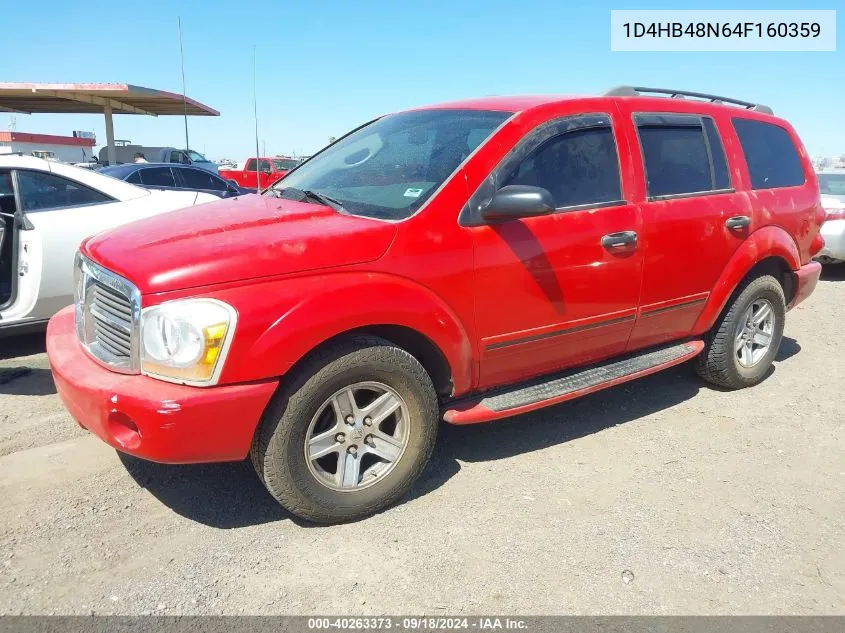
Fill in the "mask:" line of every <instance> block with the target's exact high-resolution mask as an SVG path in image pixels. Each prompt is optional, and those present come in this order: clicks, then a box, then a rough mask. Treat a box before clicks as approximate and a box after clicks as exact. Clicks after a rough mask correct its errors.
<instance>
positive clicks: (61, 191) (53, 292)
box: [15, 170, 126, 319]
mask: <svg viewBox="0 0 845 633" xmlns="http://www.w3.org/2000/svg"><path fill="white" fill-rule="evenodd" d="M15 180H16V184H17V190H18V197H19V199H20V204H21V207H22V209H23V212H24V213H25V214H26V217H27V220H29V222H30V223H31V224H32V226H33V227H34V229H33V231H32V234H33V235H32V237H33V239H35V240H36V241H37V243H38V244H37V245H36V247H37V248H38V250H40V252H41V254H42V257H41V261H40V262H34V263H33V266H35V267H36V270H31V271H30V272H32V273H35V274H38V270H37V268H38V267H39V266H38V264H39V263H40V283H39V286H38V297H37V300H36V302H35V306H34V307H33V309H32V311H31V312H30V314H29V316H31V317H32V318H33V319H46V318H49V317H51V316H52V315H53V314H55V313H56V312H58V311H59V310H60V309H62V308H64V307H65V306H67V305H70V304H71V303H73V256H74V253H75V252H76V249H77V248H79V244H80V243H81V242H82V240H83V239H85V238H86V237H88V236H89V235H93V234H94V233H98V232H100V231H102V230H103V229H106V228H109V227H111V226H114V225H115V224H117V223H118V222H119V220H117V219H116V214H118V213H121V209H118V205H122V204H123V203H121V202H119V201H117V200H114V199H112V198H110V197H108V196H106V195H105V194H103V193H101V192H99V191H96V190H95V189H91V188H89V187H86V186H85V185H82V184H80V183H77V182H76V181H73V180H70V179H67V178H63V177H61V176H58V175H56V174H50V173H47V172H41V171H34V170H16V172H15ZM123 211H124V213H123V214H122V215H123V216H125V215H126V213H125V210H123ZM117 217H120V216H117ZM125 220H126V218H125V217H124V221H125Z"/></svg>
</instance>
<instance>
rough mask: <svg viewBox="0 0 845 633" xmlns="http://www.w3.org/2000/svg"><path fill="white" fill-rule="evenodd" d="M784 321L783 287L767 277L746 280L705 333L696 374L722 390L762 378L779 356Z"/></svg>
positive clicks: (755, 381)
mask: <svg viewBox="0 0 845 633" xmlns="http://www.w3.org/2000/svg"><path fill="white" fill-rule="evenodd" d="M785 321H786V301H785V299H784V294H783V288H782V287H781V285H780V283H778V281H777V279H775V278H774V277H772V276H771V275H763V276H760V277H755V278H751V279H747V280H746V281H744V282H743V283H742V284H741V285H740V286H739V287H738V288H737V289H736V291H735V292H734V294H733V297H732V299H731V301H730V303H729V304H728V306H727V308H726V309H725V310H724V311H723V312H722V314H721V315H720V316H719V319H718V320H717V321H716V323H715V325H714V326H713V328H712V329H711V330H710V331H709V332H708V333H707V334H706V335H705V337H704V350H703V351H702V352H701V354H699V355H698V356H697V357H696V359H695V368H696V371H697V372H698V375H699V376H701V377H702V378H704V380H706V381H708V382H711V383H713V384H715V385H718V386H720V387H725V388H726V389H743V388H745V387H751V386H753V385H756V384H758V383H759V382H761V381H762V380H763V379H764V378H765V377H766V374H767V373H768V371H769V368H770V367H771V365H772V361H773V360H774V358H775V356H776V355H777V352H778V348H779V347H780V343H781V339H782V338H783V326H784V323H785Z"/></svg>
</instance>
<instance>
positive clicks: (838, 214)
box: [824, 207, 845, 222]
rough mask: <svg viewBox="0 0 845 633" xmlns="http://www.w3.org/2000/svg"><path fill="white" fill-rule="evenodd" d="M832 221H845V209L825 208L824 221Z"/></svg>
mask: <svg viewBox="0 0 845 633" xmlns="http://www.w3.org/2000/svg"><path fill="white" fill-rule="evenodd" d="M831 220H845V207H842V208H839V209H831V208H825V210H824V221H825V222H830V221H831Z"/></svg>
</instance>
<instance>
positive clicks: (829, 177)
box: [816, 169, 845, 264]
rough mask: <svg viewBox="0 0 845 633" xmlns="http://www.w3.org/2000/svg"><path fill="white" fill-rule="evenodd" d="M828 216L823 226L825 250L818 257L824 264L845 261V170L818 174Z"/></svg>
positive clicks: (823, 171) (831, 170) (828, 170)
mask: <svg viewBox="0 0 845 633" xmlns="http://www.w3.org/2000/svg"><path fill="white" fill-rule="evenodd" d="M816 176H817V177H818V179H819V193H821V199H822V205H823V206H824V209H825V211H826V212H827V216H826V217H825V222H824V224H822V229H821V235H822V237H823V238H824V248H823V249H822V250H821V251H820V252H819V254H818V255H817V256H816V259H818V260H819V261H820V262H822V263H824V264H828V263H832V262H839V261H845V169H824V170H822V171H819V172H816Z"/></svg>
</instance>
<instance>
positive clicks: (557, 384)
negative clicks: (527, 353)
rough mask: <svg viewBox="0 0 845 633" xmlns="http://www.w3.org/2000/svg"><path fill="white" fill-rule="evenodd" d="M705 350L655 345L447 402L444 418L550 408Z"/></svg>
mask: <svg viewBox="0 0 845 633" xmlns="http://www.w3.org/2000/svg"><path fill="white" fill-rule="evenodd" d="M702 349H704V341H686V342H684V343H674V344H672V345H663V346H661V347H651V348H649V349H645V350H641V351H639V352H636V353H634V354H629V355H627V356H623V357H621V358H611V359H609V360H606V361H603V362H601V363H597V364H594V365H589V366H587V367H579V368H577V369H570V370H567V371H564V372H560V373H557V374H551V375H549V376H544V377H542V378H535V379H533V380H530V381H528V382H522V383H519V384H516V385H512V386H508V387H500V388H498V389H494V390H492V391H488V392H486V393H483V394H480V395H475V396H472V397H470V398H462V399H459V400H453V401H452V402H449V403H447V404H446V411H445V412H444V414H443V419H444V420H446V422H449V423H450V424H475V423H477V422H489V421H490V420H497V419H499V418H506V417H508V416H511V415H516V414H518V413H525V412H526V411H533V410H534V409H540V408H542V407H548V406H550V405H553V404H558V403H559V402H565V401H567V400H572V399H574V398H578V397H580V396H585V395H587V394H588V393H593V392H594V391H599V390H601V389H607V388H608V387H613V386H614V385H618V384H621V383H623V382H628V381H629V380H634V379H635V378H640V377H642V376H648V375H649V374H653V373H655V372H658V371H660V370H661V369H666V368H667V367H672V366H673V365H679V364H680V363H683V362H685V361H688V360H689V359H691V358H693V357H695V356H697V355H698V354H699V353H700V352H701V350H702Z"/></svg>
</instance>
